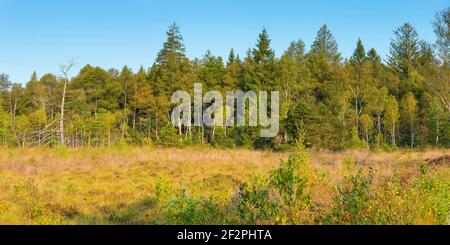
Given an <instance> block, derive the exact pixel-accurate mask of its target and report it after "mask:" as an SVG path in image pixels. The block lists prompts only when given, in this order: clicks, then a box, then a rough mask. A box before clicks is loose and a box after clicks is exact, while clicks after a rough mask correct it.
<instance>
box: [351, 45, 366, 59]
mask: <svg viewBox="0 0 450 245" xmlns="http://www.w3.org/2000/svg"><path fill="white" fill-rule="evenodd" d="M365 60H366V51H365V50H364V45H363V44H362V41H361V39H358V42H357V43H356V49H355V51H354V52H353V55H352V57H350V63H352V64H355V65H361V64H362V63H363V62H364V61H365Z"/></svg>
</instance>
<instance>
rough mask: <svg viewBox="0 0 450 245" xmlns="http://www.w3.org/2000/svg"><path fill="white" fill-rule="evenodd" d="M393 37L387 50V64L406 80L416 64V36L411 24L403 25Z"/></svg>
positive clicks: (417, 50)
mask: <svg viewBox="0 0 450 245" xmlns="http://www.w3.org/2000/svg"><path fill="white" fill-rule="evenodd" d="M394 35H395V37H394V39H392V41H391V46H390V49H389V57H388V64H389V66H390V67H391V68H392V69H393V70H394V71H395V72H397V73H399V74H400V76H401V78H402V79H404V80H406V79H408V77H409V75H410V74H411V72H412V70H413V69H414V68H415V65H416V62H417V58H418V53H419V40H418V34H417V31H416V29H414V27H413V26H412V25H411V24H409V23H405V24H403V25H402V26H400V27H399V28H397V29H396V30H395V31H394Z"/></svg>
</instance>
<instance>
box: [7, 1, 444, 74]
mask: <svg viewBox="0 0 450 245" xmlns="http://www.w3.org/2000/svg"><path fill="white" fill-rule="evenodd" d="M449 5H450V2H449V1H447V0H390V1H388V0H377V1H369V0H366V1H364V0H341V1H333V0H315V1H313V0H309V1H286V0H276V1H264V0H259V1H257V0H247V1H245V0H241V1H237V0H236V1H234V0H228V1H224V0H222V1H213V0H210V1H207V0H201V1H200V0H198V1H195V0H191V1H186V0H185V1H182V0H172V1H167V0H166V1H153V0H147V1H144V0H64V1H61V0H59V1H57V0H39V1H31V0H0V30H1V34H0V73H2V72H4V73H7V74H9V75H10V78H11V80H12V81H13V82H22V83H25V82H27V81H28V80H29V77H30V74H31V73H32V71H33V70H36V71H37V73H38V75H39V76H41V75H43V74H45V73H47V72H52V73H57V72H58V66H59V64H61V63H64V62H65V61H66V60H67V59H68V58H71V57H78V66H77V69H79V68H81V67H82V66H84V65H85V64H91V65H98V66H101V67H103V68H105V69H106V68H111V67H114V68H121V67H122V66H123V65H129V66H130V67H132V68H133V69H134V70H136V69H138V68H139V67H140V66H141V65H143V66H144V67H149V66H151V64H152V63H153V61H154V58H155V56H156V53H157V52H158V50H159V49H160V48H161V46H162V43H163V42H164V40H165V32H166V30H167V27H168V26H169V25H170V24H171V23H172V22H173V21H175V22H177V23H178V24H179V25H180V26H181V31H182V34H183V36H184V40H185V46H186V51H187V55H188V56H189V57H190V58H194V57H201V56H202V55H203V54H204V53H205V52H206V50H207V49H210V50H211V52H212V53H213V54H215V55H221V56H224V57H226V56H227V55H228V53H229V50H230V49H231V48H234V49H235V50H236V51H237V52H238V53H239V54H240V55H241V56H243V55H244V54H245V51H246V50H247V49H248V48H250V47H253V46H254V44H255V42H256V38H257V35H258V33H259V32H260V31H261V30H262V28H263V27H266V29H267V30H268V32H269V35H270V37H271V39H272V47H273V48H274V49H275V52H276V54H277V55H278V56H279V55H280V54H281V53H282V52H283V51H284V50H285V49H286V48H287V47H288V45H289V43H290V42H291V41H292V40H296V39H299V38H300V39H302V40H303V41H304V42H305V43H306V45H307V46H308V47H309V46H310V45H311V43H312V41H313V40H314V37H315V35H316V33H317V30H318V29H319V27H320V26H321V25H322V24H327V25H328V26H329V27H330V29H331V31H332V32H333V34H334V35H335V38H336V40H337V42H338V44H339V49H340V51H341V52H342V54H343V55H344V56H345V57H347V56H349V55H351V53H352V52H353V49H354V47H355V44H356V40H357V39H358V37H361V39H362V40H363V42H364V44H365V46H366V49H368V48H372V47H374V48H375V49H377V51H378V52H379V53H380V54H382V55H383V57H384V55H385V54H386V53H387V52H388V50H389V41H390V38H391V37H392V36H393V34H392V31H393V30H394V29H395V28H396V27H398V26H399V25H401V24H402V23H404V22H406V21H408V22H410V23H411V24H413V26H414V27H416V29H417V30H418V32H419V37H420V38H421V39H425V40H428V41H434V34H433V31H432V28H431V22H432V20H433V17H434V14H435V12H437V11H440V10H443V9H444V8H446V7H449Z"/></svg>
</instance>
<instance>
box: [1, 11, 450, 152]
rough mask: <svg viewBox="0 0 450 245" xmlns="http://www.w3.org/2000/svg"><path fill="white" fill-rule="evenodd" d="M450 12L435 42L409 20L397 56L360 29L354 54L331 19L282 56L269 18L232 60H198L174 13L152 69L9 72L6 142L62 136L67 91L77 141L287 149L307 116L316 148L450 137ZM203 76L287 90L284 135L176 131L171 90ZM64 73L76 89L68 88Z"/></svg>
mask: <svg viewBox="0 0 450 245" xmlns="http://www.w3.org/2000/svg"><path fill="white" fill-rule="evenodd" d="M448 12H449V11H448V9H445V10H443V11H441V12H439V13H437V15H436V18H435V21H434V22H433V27H434V28H433V29H434V32H435V34H436V37H437V38H436V43H435V44H434V45H432V44H430V43H427V42H425V41H420V39H419V34H418V33H417V31H416V29H415V28H414V27H413V26H412V25H411V24H409V23H405V24H403V25H402V26H400V27H399V28H397V29H396V30H395V31H394V35H393V38H392V41H391V44H390V50H389V57H388V60H387V62H386V63H384V62H383V61H382V59H381V58H380V55H379V54H378V53H377V51H376V50H375V49H373V48H372V49H367V50H368V52H366V48H365V47H364V44H363V42H362V41H361V40H360V39H358V41H357V43H356V48H355V50H354V52H353V55H351V56H350V57H348V59H343V57H341V54H340V52H339V49H338V44H337V42H336V40H335V38H334V35H333V34H332V33H331V31H330V30H329V28H328V27H327V26H326V25H323V26H322V27H321V28H320V29H319V31H318V32H317V36H316V38H315V40H314V41H313V43H312V45H311V49H310V50H309V52H306V51H305V46H306V44H305V43H304V42H303V41H301V40H296V41H293V42H292V43H291V44H290V45H289V47H288V48H287V50H286V51H285V52H284V53H283V54H282V55H281V56H280V57H277V56H276V54H275V51H274V49H273V48H272V47H271V42H272V41H271V38H270V36H269V33H268V31H267V30H266V29H263V30H262V31H261V33H260V34H259V35H258V37H257V40H256V43H255V45H254V47H252V48H250V49H249V50H248V51H247V53H246V55H245V57H244V58H243V59H242V60H241V59H240V57H239V55H238V54H237V53H236V52H235V50H233V49H232V50H231V51H230V54H229V57H228V59H227V60H226V61H225V60H224V59H223V58H222V57H220V56H215V55H214V54H212V53H211V51H209V50H208V51H207V52H206V54H205V55H204V57H203V58H201V59H197V58H196V59H192V60H191V59H189V58H188V57H187V56H186V49H185V46H184V43H183V36H182V34H181V30H180V27H179V26H178V25H177V24H176V23H173V24H172V25H170V26H169V28H168V31H167V32H166V40H165V41H164V43H163V45H162V48H161V49H160V50H159V52H158V54H157V57H156V59H155V62H154V63H153V64H152V66H151V67H150V68H149V69H148V70H146V69H144V68H143V67H141V68H140V69H139V70H138V71H137V72H133V71H132V70H131V69H130V68H129V67H127V66H124V67H123V68H122V69H121V70H117V69H109V70H106V69H103V68H101V67H95V66H92V65H86V66H84V67H82V68H81V69H80V71H79V72H78V74H76V75H75V76H74V77H73V78H70V77H64V78H58V77H57V76H56V75H53V74H45V75H43V76H42V77H40V78H39V76H38V74H37V73H36V72H33V74H32V76H31V78H30V80H29V81H28V82H27V83H26V84H25V83H24V84H25V86H22V85H21V84H13V83H11V81H10V80H9V77H8V75H6V74H4V73H1V74H0V105H1V107H2V108H1V109H0V141H1V144H2V145H3V146H16V147H27V146H37V147H43V146H51V147H53V146H56V145H57V144H58V139H59V138H61V136H60V135H61V132H59V130H60V127H61V125H59V123H58V121H59V118H60V117H61V115H60V114H61V111H60V109H61V107H62V106H61V104H60V103H61V102H62V97H64V101H65V106H64V119H63V120H62V124H63V125H62V126H63V128H64V132H62V133H63V134H64V135H65V137H64V138H65V140H64V142H63V143H62V144H65V145H66V146H68V147H75V148H78V147H102V146H113V145H116V144H118V143H120V144H121V143H125V144H131V145H147V144H149V145H151V144H153V142H154V143H155V144H157V145H161V146H178V145H193V144H198V145H205V144H209V145H212V146H214V147H225V148H234V147H243V148H258V149H269V148H270V149H276V150H279V149H286V148H290V147H291V146H292V145H294V144H295V140H296V139H297V138H298V136H299V132H298V128H299V127H303V128H305V130H306V131H307V132H308V134H307V136H306V137H305V144H306V145H307V147H311V148H325V149H331V150H345V149H354V148H369V147H373V148H377V149H382V148H396V147H406V146H409V147H411V148H414V147H425V146H439V147H441V146H444V147H447V146H449V145H450V133H449V132H450V130H449V129H450V121H449V117H450V116H449V115H450V114H449V112H450V101H449V99H448V98H450V95H449V91H450V90H449V84H450V83H449V82H448V77H449V74H450V73H449V72H450V69H449V65H448V64H449V62H448V57H449V55H448V50H449V48H448V37H447V36H448V25H447V22H448V21H447V20H448ZM433 48H436V50H433ZM434 51H437V52H436V54H435V52H434ZM194 82H199V83H202V85H203V89H204V91H206V90H217V91H220V92H221V93H222V94H223V95H225V92H226V91H235V90H243V91H248V90H254V91H256V92H258V91H261V90H265V91H279V92H280V117H279V119H280V130H279V135H277V136H276V137H274V138H272V139H261V138H260V137H259V135H258V133H259V132H258V131H259V130H260V128H254V127H248V126H246V127H236V128H230V129H224V128H216V127H205V126H203V127H202V126H193V127H182V128H181V129H179V131H178V132H177V131H176V129H174V128H172V127H170V126H168V123H170V113H171V111H172V109H173V105H171V103H170V98H171V95H172V93H174V92H175V91H177V90H184V91H187V92H188V93H190V94H192V91H191V90H192V85H193V84H194ZM65 84H66V85H67V93H66V94H67V95H65V96H62V91H63V88H64V85H65ZM225 130H227V131H228V132H226V133H225ZM363 141H364V142H363ZM59 144H61V142H59Z"/></svg>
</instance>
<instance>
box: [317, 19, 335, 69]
mask: <svg viewBox="0 0 450 245" xmlns="http://www.w3.org/2000/svg"><path fill="white" fill-rule="evenodd" d="M311 52H312V53H315V54H316V55H319V56H324V57H326V59H327V60H328V61H329V62H331V63H339V62H340V61H341V54H340V53H339V51H338V45H337V43H336V41H335V39H334V36H333V34H331V32H330V30H329V29H328V27H327V25H323V26H322V27H321V28H320V30H319V31H318V32H317V36H316V39H315V40H314V42H313V44H312V46H311Z"/></svg>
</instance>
